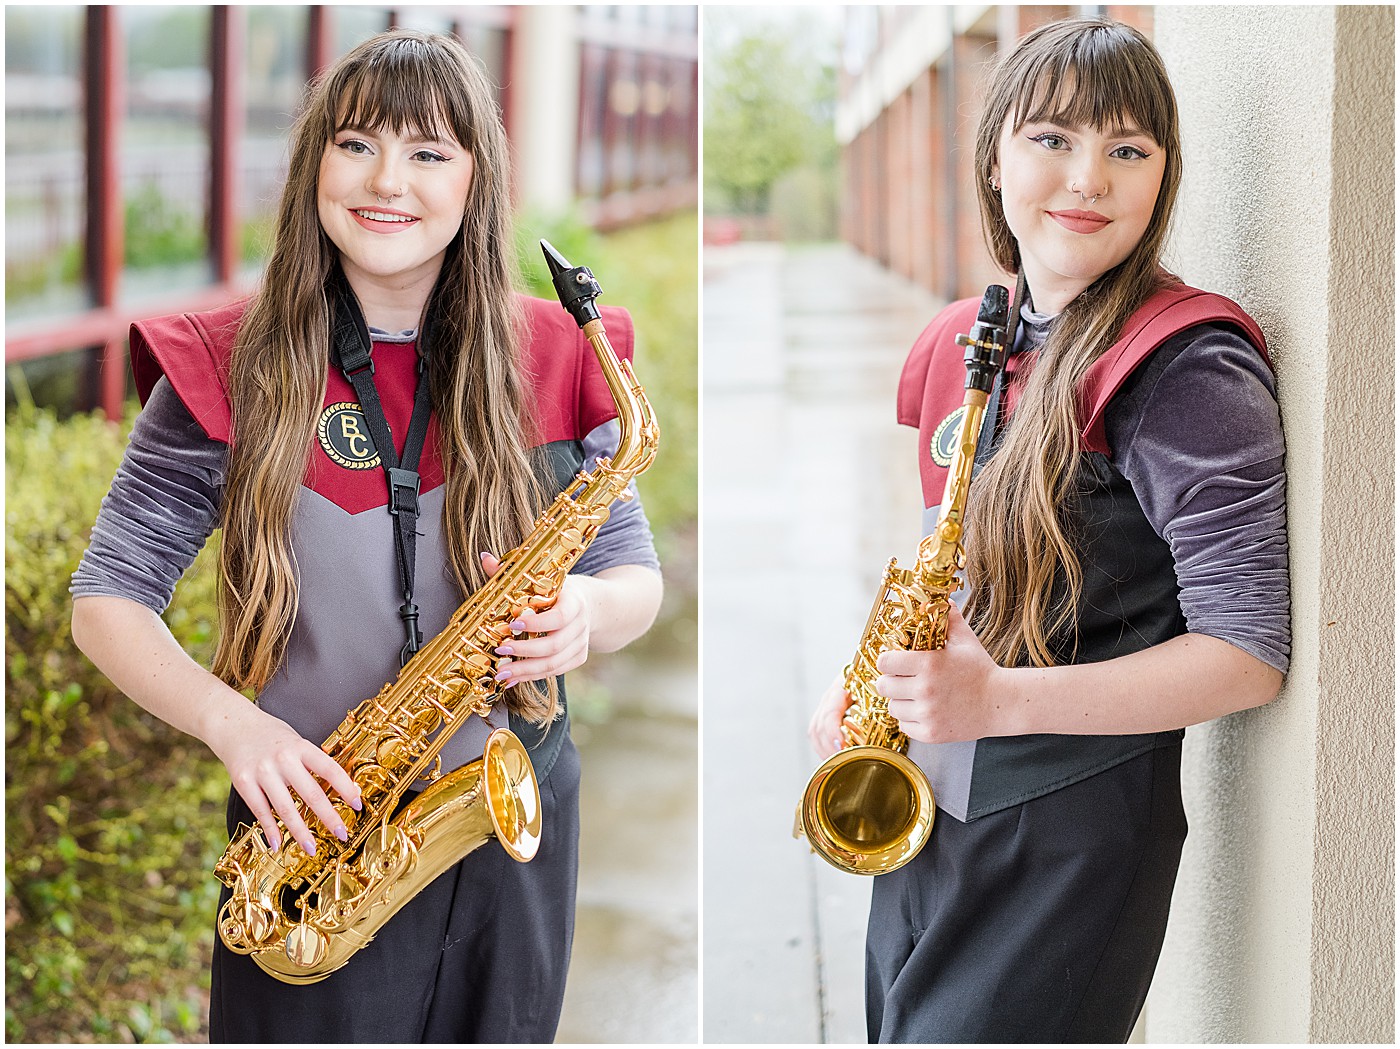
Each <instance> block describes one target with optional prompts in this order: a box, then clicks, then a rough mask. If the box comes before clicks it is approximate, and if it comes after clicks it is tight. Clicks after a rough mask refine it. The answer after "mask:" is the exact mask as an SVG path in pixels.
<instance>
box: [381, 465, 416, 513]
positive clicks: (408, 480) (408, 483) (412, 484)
mask: <svg viewBox="0 0 1400 1049" xmlns="http://www.w3.org/2000/svg"><path fill="white" fill-rule="evenodd" d="M421 483H422V478H420V477H419V476H418V474H417V472H416V471H414V470H403V469H400V468H399V467H397V466H391V467H389V512H390V513H391V514H394V515H395V516H397V515H398V514H399V513H400V512H407V513H411V514H413V516H415V517H417V516H418V489H419V486H420V485H421Z"/></svg>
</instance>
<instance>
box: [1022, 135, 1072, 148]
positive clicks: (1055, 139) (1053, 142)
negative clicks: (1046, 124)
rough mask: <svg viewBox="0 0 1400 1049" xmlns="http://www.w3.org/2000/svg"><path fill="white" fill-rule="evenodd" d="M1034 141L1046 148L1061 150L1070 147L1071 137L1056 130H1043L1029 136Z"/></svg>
mask: <svg viewBox="0 0 1400 1049" xmlns="http://www.w3.org/2000/svg"><path fill="white" fill-rule="evenodd" d="M1028 137H1029V138H1030V140H1031V141H1032V142H1039V143H1040V144H1041V145H1042V146H1044V147H1045V148H1046V149H1049V150H1054V151H1055V152H1059V151H1061V150H1065V149H1068V148H1069V139H1067V138H1066V137H1065V136H1064V135H1061V134H1059V133H1058V132H1054V131H1042V132H1041V133H1040V134H1038V135H1030V136H1028Z"/></svg>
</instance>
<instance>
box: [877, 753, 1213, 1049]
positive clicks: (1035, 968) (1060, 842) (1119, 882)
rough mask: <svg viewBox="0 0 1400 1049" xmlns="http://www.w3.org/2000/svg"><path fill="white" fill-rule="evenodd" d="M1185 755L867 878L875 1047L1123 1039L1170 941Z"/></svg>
mask: <svg viewBox="0 0 1400 1049" xmlns="http://www.w3.org/2000/svg"><path fill="white" fill-rule="evenodd" d="M1185 838H1186V814H1185V812H1184V810H1183V809H1182V805H1181V745H1180V744H1179V743H1178V744H1177V745H1175V746H1170V747H1164V748H1160V749H1157V750H1152V751H1149V752H1148V753H1146V754H1141V755H1139V756H1138V757H1135V758H1132V759H1130V760H1129V761H1126V762H1123V763H1122V764H1120V765H1116V766H1114V767H1113V768H1110V769H1106V770H1105V771H1103V772H1100V773H1098V774H1097V775H1095V776H1091V777H1089V778H1088V779H1085V780H1081V781H1080V782H1078V783H1075V784H1071V785H1070V786H1068V787H1063V788H1061V789H1059V790H1057V791H1054V792H1053V793H1050V794H1046V795H1044V796H1042V797H1039V798H1036V799H1034V800H1032V801H1028V802H1025V803H1024V804H1021V805H1017V806H1013V807H1011V808H1008V809H1003V810H1001V811H1000V812H994V813H992V814H990V815H987V816H983V817H982V818H981V819H977V820H973V821H972V822H970V823H962V822H960V821H958V820H956V819H954V818H952V817H951V816H948V815H947V814H946V813H940V814H939V815H938V816H937V818H935V820H934V826H933V834H932V837H931V840H930V841H929V842H928V844H926V845H925V846H924V848H923V851H922V852H920V853H919V855H918V856H917V857H915V858H914V860H913V861H912V862H910V863H909V864H907V865H906V866H904V867H902V868H900V869H899V870H897V871H894V872H892V873H890V874H882V875H880V876H879V877H877V878H876V879H875V884H874V887H873V895H872V899H871V907H870V926H869V930H868V934H867V938H866V1023H867V1028H868V1033H869V1036H870V1040H871V1041H872V1042H875V1041H879V1042H1125V1041H1127V1039H1128V1036H1129V1035H1130V1034H1131V1033H1132V1029H1133V1024H1134V1023H1135V1022H1136V1020H1137V1017H1138V1014H1139V1012H1141V1010H1142V1004H1143V1001H1144V1000H1145V999H1146V997H1147V988H1148V985H1149V984H1150V983H1151V981H1152V972H1153V969H1155V968H1156V965H1157V957H1158V955H1159V954H1160V952H1161V949H1162V938H1163V936H1164V935H1165V933H1166V925H1167V911H1168V908H1169V905H1170V903H1171V894H1172V886H1173V885H1174V884H1175V881H1176V871H1177V865H1178V863H1179V861H1180V859H1181V847H1182V843H1183V842H1184V841H1185Z"/></svg>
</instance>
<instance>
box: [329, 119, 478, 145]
mask: <svg viewBox="0 0 1400 1049" xmlns="http://www.w3.org/2000/svg"><path fill="white" fill-rule="evenodd" d="M386 131H387V132H390V133H394V132H393V129H392V128H389V127H387V126H386V127H380V128H374V127H360V126H358V125H356V124H347V125H346V126H345V127H343V128H338V129H337V130H336V132H335V133H336V134H337V135H344V134H351V135H368V136H370V137H371V138H379V137H380V136H382V135H383V134H384V133H385V132H386ZM404 142H405V143H406V144H408V145H410V146H442V147H444V148H445V149H454V148H456V149H463V148H465V147H463V146H460V145H457V144H456V143H455V140H453V139H447V138H433V137H432V136H431V135H426V134H423V133H421V132H420V133H418V134H412V135H410V136H408V137H405V138H404Z"/></svg>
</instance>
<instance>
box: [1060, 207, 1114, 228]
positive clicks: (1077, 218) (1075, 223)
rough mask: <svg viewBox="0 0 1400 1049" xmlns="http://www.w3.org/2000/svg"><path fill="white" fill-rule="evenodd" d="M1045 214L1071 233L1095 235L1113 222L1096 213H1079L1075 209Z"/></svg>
mask: <svg viewBox="0 0 1400 1049" xmlns="http://www.w3.org/2000/svg"><path fill="white" fill-rule="evenodd" d="M1046 214H1047V215H1049V216H1050V217H1051V218H1052V219H1054V220H1055V221H1056V222H1058V223H1059V224H1060V225H1061V226H1063V227H1064V228H1065V229H1067V230H1069V231H1071V232H1072V233H1097V232H1098V231H1099V230H1101V229H1103V228H1104V227H1105V226H1107V225H1108V224H1109V223H1110V222H1111V221H1113V220H1112V219H1110V218H1107V217H1106V216H1104V215H1100V214H1099V213H1098V212H1097V211H1080V210H1079V209H1077V208H1074V209H1071V210H1069V211H1047V212H1046Z"/></svg>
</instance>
